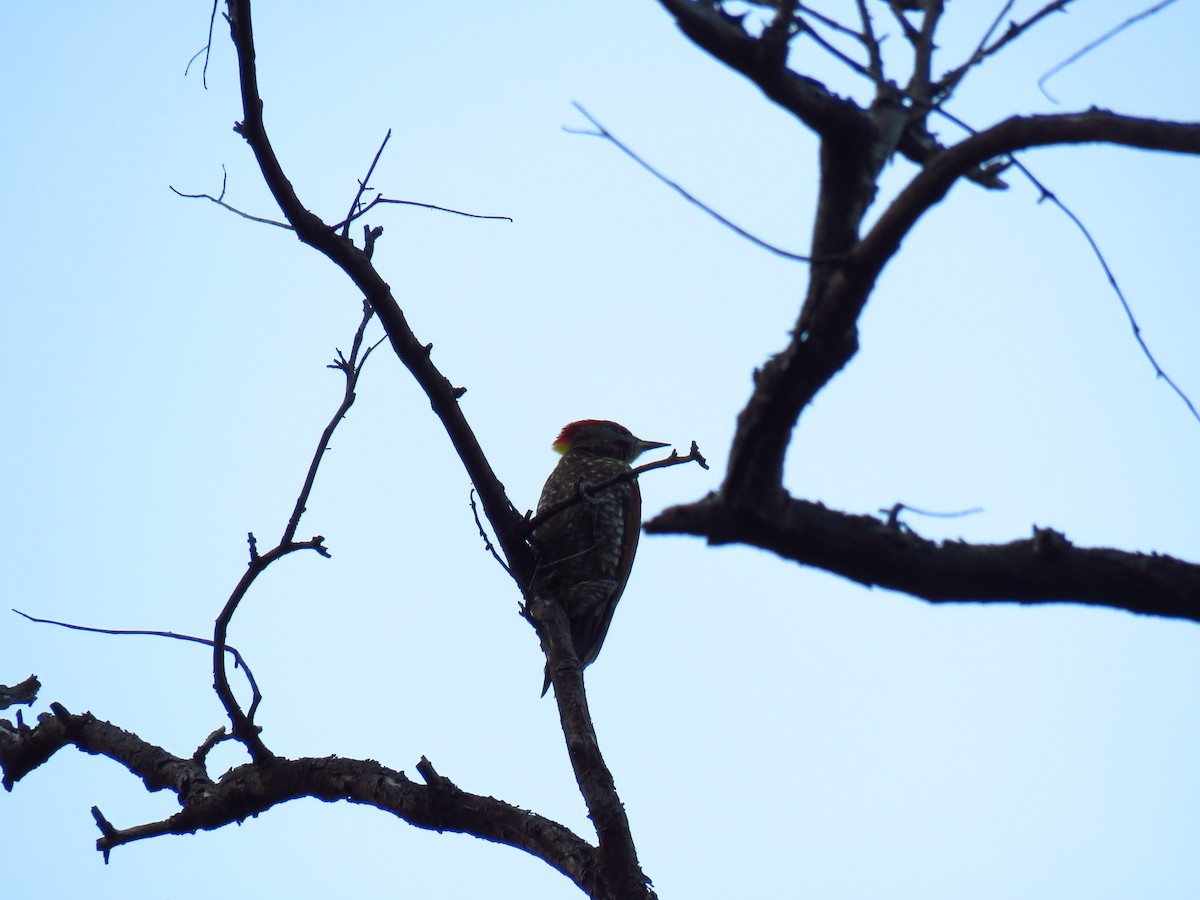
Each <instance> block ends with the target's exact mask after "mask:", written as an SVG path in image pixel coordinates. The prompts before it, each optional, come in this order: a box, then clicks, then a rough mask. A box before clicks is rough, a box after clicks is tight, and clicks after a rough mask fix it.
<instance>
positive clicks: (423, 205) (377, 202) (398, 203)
mask: <svg viewBox="0 0 1200 900" xmlns="http://www.w3.org/2000/svg"><path fill="white" fill-rule="evenodd" d="M383 203H390V204H393V205H395V206H419V207H420V208H421V209H432V210H433V211H434V212H444V213H450V214H452V215H455V216H464V217H466V218H468V219H491V220H493V221H500V222H511V221H512V216H484V215H480V214H479V213H469V212H464V211H463V210H461V209H451V208H450V207H448V206H436V205H434V204H432V203H418V202H417V201H416V200H393V199H391V198H390V197H375V198H374V199H373V200H371V202H370V203H368V204H367V205H366V206H364V207H363V208H362V209H360V210H359V211H358V212H356V213H354V214H353V215H352V216H350V217H349V218H347V219H343V220H342V221H341V222H338V223H337V224H336V225H334V226H333V230H334V231H337V230H338V229H339V228H341V229H345V227H346V226H347V225H349V224H350V223H351V222H353V221H354V220H355V219H360V218H362V217H363V216H364V215H366V214H367V213H368V212H370V211H371V210H372V209H374V208H375V207H376V206H379V205H380V204H383Z"/></svg>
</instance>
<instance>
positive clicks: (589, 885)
mask: <svg viewBox="0 0 1200 900" xmlns="http://www.w3.org/2000/svg"><path fill="white" fill-rule="evenodd" d="M51 709H52V710H53V714H43V715H41V716H40V717H39V719H38V725H37V726H36V727H34V728H28V727H24V728H13V727H12V726H11V725H9V724H8V723H7V722H3V721H0V767H2V768H3V771H4V781H3V784H4V787H5V788H6V789H11V788H12V786H13V784H14V783H16V782H17V781H19V780H20V779H21V778H23V777H24V776H25V775H27V774H28V773H29V772H31V771H33V770H34V769H36V768H37V767H38V766H40V765H41V764H42V763H44V762H46V761H47V760H49V759H50V758H51V757H52V756H53V755H54V754H55V753H56V752H58V751H59V750H61V749H63V748H64V747H67V746H70V745H74V746H75V747H77V748H79V749H80V750H82V751H83V752H85V753H91V754H98V755H101V756H105V757H107V758H109V759H112V760H113V761H115V762H119V763H121V764H122V765H123V766H125V768H127V769H128V770H129V771H130V772H131V773H133V774H134V775H135V776H137V777H138V778H140V779H142V781H143V782H144V783H145V785H146V787H147V789H148V790H150V791H160V790H168V791H170V792H171V793H173V794H175V795H176V797H178V799H179V803H180V806H181V807H182V808H181V809H180V811H179V812H177V813H175V814H174V815H172V816H169V817H168V818H166V819H163V820H161V821H158V822H149V823H145V824H142V825H135V826H132V827H129V828H116V827H114V826H113V825H112V824H111V823H110V822H109V821H108V820H107V819H106V818H105V817H104V815H103V814H102V813H101V812H100V811H99V810H98V809H97V810H94V812H93V815H94V816H95V818H96V822H97V825H98V826H99V827H100V830H101V837H100V839H99V840H97V841H96V849H98V850H100V851H101V852H102V853H103V854H104V857H105V859H106V860H107V859H108V854H109V852H110V851H111V850H113V849H114V848H116V847H119V846H121V845H122V844H128V843H131V842H132V841H138V840H143V839H145V838H150V837H157V836H159V835H164V834H191V833H193V832H195V831H201V830H203V831H212V830H214V829H217V828H221V827H224V826H226V825H231V824H234V823H237V822H241V821H243V820H244V819H246V818H249V817H251V816H256V815H259V814H260V813H263V812H266V811H267V810H269V809H271V808H272V807H274V806H277V805H279V804H281V803H286V802H288V801H290V800H295V799H298V798H300V797H313V798H315V799H318V800H324V801H325V802H334V801H339V800H345V801H349V802H351V803H361V804H364V805H367V806H373V807H375V808H376V809H379V810H382V811H384V812H389V813H391V814H393V815H395V816H396V817H398V818H400V819H403V820H404V821H406V822H408V823H409V824H411V825H415V826H417V827H418V828H428V829H432V830H437V831H452V832H458V833H463V834H472V835H475V836H476V837H480V838H482V839H484V840H488V841H494V842H496V843H500V844H507V845H509V846H512V847H516V848H518V849H521V850H525V851H526V852H528V853H531V854H532V855H534V856H536V857H537V858H539V859H542V860H544V861H546V862H547V863H549V864H550V865H551V866H553V867H554V868H555V869H557V870H558V871H560V872H562V873H563V874H564V875H566V876H567V877H568V878H570V879H571V880H572V881H573V882H574V883H575V884H576V885H577V886H578V887H580V888H581V889H582V890H584V891H587V892H588V893H589V894H591V895H593V896H595V895H598V886H597V875H596V872H597V869H598V866H599V862H598V852H597V850H596V849H595V848H594V847H591V846H590V845H588V843H587V842H586V841H584V840H583V839H582V838H580V837H578V836H577V835H575V834H574V833H572V832H571V831H570V830H569V829H567V828H564V827H563V826H562V825H559V824H558V823H556V822H553V821H551V820H549V819H546V818H544V817H542V816H539V815H537V814H535V813H532V812H529V811H528V810H524V809H521V808H519V807H516V806H513V805H511V804H508V803H505V802H503V801H501V800H497V799H495V798H493V797H486V796H482V795H479V794H472V793H468V792H466V791H463V790H461V789H460V788H458V787H457V786H455V785H454V783H453V782H451V781H450V780H449V779H447V778H443V777H441V776H439V775H437V773H436V772H434V771H433V767H432V766H431V765H429V764H428V761H427V760H424V759H423V760H422V762H423V764H419V765H418V767H417V768H418V771H423V773H424V774H425V778H426V781H427V784H424V785H422V784H418V783H416V782H413V781H411V780H410V779H409V778H408V777H407V776H406V775H405V774H404V773H403V772H401V771H399V770H396V769H390V768H388V767H386V766H383V765H381V764H380V763H377V762H374V761H372V760H357V759H345V758H341V757H326V758H305V759H280V758H276V759H273V760H272V761H271V763H270V765H259V764H256V763H248V764H245V765H242V766H239V767H237V768H235V769H232V770H230V771H229V772H227V773H226V774H225V775H223V776H221V778H220V779H218V780H217V781H213V780H212V779H211V778H210V777H209V775H208V773H207V771H205V768H204V766H203V764H202V763H201V762H199V761H197V760H196V759H195V758H193V759H183V758H181V757H177V756H174V755H173V754H171V753H168V752H167V751H166V750H164V749H163V748H161V747H157V746H155V745H154V744H150V743H148V742H146V741H144V740H142V739H141V738H139V737H138V736H137V735H135V734H131V733H130V732H128V731H124V730H122V729H120V728H118V727H116V726H115V725H113V724H111V723H109V722H106V721H103V720H102V719H97V718H96V717H95V716H93V715H92V714H91V713H80V714H72V713H69V712H68V711H67V710H66V709H64V708H63V707H62V706H61V705H59V704H53V705H52V707H51Z"/></svg>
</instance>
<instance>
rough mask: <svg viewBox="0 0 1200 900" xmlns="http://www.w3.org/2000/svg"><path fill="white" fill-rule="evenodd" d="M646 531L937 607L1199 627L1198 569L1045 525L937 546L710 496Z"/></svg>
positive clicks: (896, 532) (783, 508) (844, 518)
mask: <svg viewBox="0 0 1200 900" xmlns="http://www.w3.org/2000/svg"><path fill="white" fill-rule="evenodd" d="M646 531H647V532H648V533H650V534H693V535H698V536H701V537H704V538H706V539H707V540H708V542H709V543H710V544H729V543H744V544H750V545H752V546H755V547H761V548H763V549H765V550H770V551H771V552H773V553H777V554H778V555H779V556H781V557H783V558H784V559H790V560H793V561H795V562H798V563H801V564H802V565H806V566H814V567H816V568H819V569H824V570H825V571H827V572H832V573H834V574H837V575H841V576H843V577H844V578H849V579H851V580H852V581H856V582H858V583H859V584H863V585H866V586H868V587H883V588H888V589H890V590H894V591H901V592H903V593H905V594H909V595H911V596H913V597H920V598H922V599H925V600H928V601H930V602H934V603H938V602H999V603H1063V602H1070V603H1080V604H1084V605H1088V606H1103V607H1109V608H1113V609H1122V610H1127V611H1129V612H1135V613H1142V614H1146V615H1155V616H1166V617H1169V618H1175V619H1188V620H1191V621H1195V622H1200V566H1198V565H1195V564H1192V563H1188V562H1184V561H1182V560H1178V559H1174V558H1172V557H1170V556H1162V555H1160V554H1142V553H1127V552H1125V551H1122V550H1112V549H1107V548H1103V549H1090V548H1082V547H1076V546H1074V545H1073V544H1071V542H1070V541H1068V540H1067V538H1066V537H1064V536H1063V535H1062V534H1059V533H1058V532H1056V531H1053V530H1051V529H1047V528H1034V531H1033V536H1032V537H1031V538H1027V539H1025V540H1019V541H1013V542H1012V543H1008V544H967V543H963V542H961V541H945V542H941V543H938V542H935V541H931V540H927V539H926V538H922V537H920V536H919V535H917V534H914V533H913V532H912V531H911V530H910V529H902V528H900V527H897V526H896V525H889V524H888V523H887V522H886V521H880V520H879V519H877V518H875V517H873V516H861V515H852V514H849V513H843V512H839V511H837V510H832V509H828V508H826V507H824V506H822V505H821V504H819V503H811V502H808V501H806V500H797V499H792V498H788V499H786V500H785V501H783V502H780V503H776V504H775V505H773V506H771V507H769V508H767V507H755V508H754V509H746V508H736V507H732V506H730V505H729V504H728V503H726V502H724V501H723V499H722V498H721V497H719V496H710V497H707V498H705V499H704V500H701V501H699V502H697V503H693V504H689V505H687V506H675V507H671V508H670V509H667V510H664V511H663V513H662V514H661V515H659V516H657V517H656V518H654V519H652V520H651V521H649V522H647V523H646Z"/></svg>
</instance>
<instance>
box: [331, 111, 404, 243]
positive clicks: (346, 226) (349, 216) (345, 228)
mask: <svg viewBox="0 0 1200 900" xmlns="http://www.w3.org/2000/svg"><path fill="white" fill-rule="evenodd" d="M391 139H392V129H390V128H389V129H388V130H387V134H385V135H384V136H383V142H382V143H381V144H380V145H379V149H378V150H376V151H375V158H374V159H373V160H371V166H370V168H368V169H367V174H366V177H365V178H363V180H362V181H360V182H359V183H358V192H357V193H356V194H355V195H354V200H353V202H351V204H350V211H349V212H348V213H346V220H345V222H344V223H343V225H342V237H344V238H348V237H350V223H351V222H353V221H354V215H355V210H357V209H358V204H359V203H360V202H361V201H362V195H363V193H364V192H365V191H366V190H367V186H368V185H369V184H370V181H371V176H372V175H373V174H375V167H376V166H377V165H379V158H380V157H381V156H383V148H384V147H386V146H387V142H388V141H390V140H391Z"/></svg>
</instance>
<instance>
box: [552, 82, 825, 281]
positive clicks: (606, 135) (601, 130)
mask: <svg viewBox="0 0 1200 900" xmlns="http://www.w3.org/2000/svg"><path fill="white" fill-rule="evenodd" d="M571 105H572V106H574V107H575V108H576V109H577V110H579V112H580V114H581V115H582V116H583V117H584V118H585V119H587V120H588V121H589V122H591V123H592V126H593V127H594V128H595V129H596V130H595V131H579V130H576V129H574V128H564V129H563V130H564V131H566V132H567V133H568V134H578V135H583V136H585V137H597V138H602V139H604V140H606V141H609V142H610V143H612V145H613V146H614V147H616V148H617V149H618V150H620V151H621V152H622V153H624V154H625V155H626V156H628V157H629V158H630V159H632V160H633V161H634V162H635V163H637V164H638V165H639V166H641V167H642V168H643V169H645V170H646V171H647V172H649V173H650V174H651V175H653V176H654V177H655V178H657V179H658V180H659V181H661V182H662V183H663V184H665V185H666V186H667V187H669V188H671V190H673V191H675V192H676V193H677V194H679V196H681V197H683V199H684V200H686V201H687V202H688V203H691V204H692V205H694V206H698V207H699V208H700V209H702V210H704V212H706V213H708V214H709V215H710V216H712V217H713V218H714V219H716V220H717V221H718V222H720V223H721V224H722V225H724V226H725V227H726V228H729V229H730V230H732V231H733V232H735V233H737V234H739V235H741V236H742V237H744V238H745V239H746V240H748V241H750V243H752V244H754V245H756V246H758V247H762V248H763V249H764V250H769V251H770V252H771V253H774V254H775V255H776V256H782V257H783V258H784V259H791V260H794V261H796V262H810V261H811V260H810V259H809V257H807V256H801V255H800V254H799V253H792V252H791V251H789V250H784V249H783V248H781V247H777V246H775V245H774V244H770V243H767V242H766V241H764V240H762V239H761V238H758V237H755V236H754V235H753V234H751V233H750V232H748V231H746V229H744V228H742V227H741V226H740V225H737V224H735V223H733V222H731V221H730V220H729V219H727V218H725V217H724V216H723V215H721V214H720V213H719V212H717V211H716V210H715V209H713V208H712V207H711V206H709V205H708V204H707V203H705V202H704V201H702V200H699V199H697V198H696V197H695V195H693V194H691V193H690V192H689V191H687V190H686V189H685V188H684V187H682V186H681V185H680V184H679V183H678V182H675V181H672V180H671V179H670V178H668V177H667V176H666V175H664V174H662V173H661V172H660V171H658V169H656V168H654V167H653V166H652V165H650V163H648V162H646V161H645V160H644V159H642V158H641V157H640V156H638V155H637V154H636V153H634V152H633V150H631V149H630V148H629V146H628V145H627V144H625V143H624V142H623V141H621V140H619V139H618V138H617V137H616V135H614V134H613V133H612V132H611V131H609V130H608V129H607V128H605V127H604V126H603V125H601V124H600V122H599V121H598V120H597V119H596V117H595V116H593V115H592V114H591V113H589V112H588V111H587V110H586V109H584V108H583V106H582V105H580V104H579V103H576V102H574V101H572V103H571Z"/></svg>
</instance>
